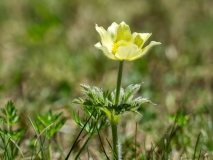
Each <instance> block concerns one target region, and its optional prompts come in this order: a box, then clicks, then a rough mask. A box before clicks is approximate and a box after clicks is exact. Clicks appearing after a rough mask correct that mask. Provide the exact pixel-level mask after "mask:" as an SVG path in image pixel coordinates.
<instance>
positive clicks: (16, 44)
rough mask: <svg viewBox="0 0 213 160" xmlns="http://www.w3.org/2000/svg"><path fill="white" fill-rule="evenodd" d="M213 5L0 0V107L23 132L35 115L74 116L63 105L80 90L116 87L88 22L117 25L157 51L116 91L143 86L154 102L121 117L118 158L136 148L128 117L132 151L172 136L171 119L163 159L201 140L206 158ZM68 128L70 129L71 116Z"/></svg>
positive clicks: (188, 0) (211, 149)
mask: <svg viewBox="0 0 213 160" xmlns="http://www.w3.org/2000/svg"><path fill="white" fill-rule="evenodd" d="M212 6H213V1H212V0H203V1H201V0H193V1H192V0H172V1H170V0H132V1H130V0H117V1H115V0H114V1H113V0H90V1H83V0H63V1H56V0H39V1H37V0H30V1H27V0H19V1H7V0H1V1H0V107H1V108H3V107H4V106H5V104H6V103H7V101H8V100H13V101H14V103H15V105H16V106H17V108H18V112H19V113H21V114H22V115H23V116H22V121H23V124H22V125H23V126H24V127H27V126H28V127H29V126H30V123H29V122H28V119H27V117H33V116H34V115H35V113H38V112H39V113H43V112H46V111H48V110H52V111H56V112H57V111H64V115H65V116H66V117H69V118H70V115H69V113H68V112H67V111H66V110H65V109H66V108H72V109H73V110H74V111H78V110H80V107H79V106H75V105H73V104H71V101H72V100H73V99H74V98H76V97H78V96H82V93H81V91H82V89H81V87H80V84H88V85H90V86H94V85H95V86H99V87H102V88H104V89H106V90H107V89H109V90H110V91H112V90H114V89H115V87H116V78H117V68H118V62H117V61H112V60H110V59H107V57H105V56H104V55H103V53H102V52H101V51H100V50H97V49H96V48H95V47H94V44H96V43H97V42H99V41H100V38H99V35H98V34H97V32H96V30H95V24H98V25H99V26H103V27H104V28H107V27H108V26H110V25H111V23H112V22H117V23H120V22H121V21H125V22H126V23H127V24H129V25H130V27H131V30H132V32H140V33H152V36H151V37H150V40H155V41H158V42H161V43H162V45H160V46H157V47H154V48H153V49H151V51H150V52H149V53H148V54H147V55H146V56H144V57H142V58H140V59H138V60H136V61H132V62H125V63H124V75H123V84H122V86H123V87H126V86H128V85H129V84H131V83H140V82H144V83H143V84H142V87H141V89H140V91H139V93H138V94H139V95H142V96H143V97H147V98H149V99H150V100H152V102H153V103H155V104H157V105H155V106H154V105H146V106H144V107H143V108H141V109H140V110H141V114H142V116H140V115H138V116H136V117H135V116H132V115H131V114H130V115H125V116H126V117H125V116H124V117H123V118H122V119H121V121H122V122H121V126H122V127H121V128H122V129H121V130H120V131H119V132H120V134H121V142H122V143H123V144H124V146H123V154H124V157H126V159H131V157H132V154H133V153H132V152H131V151H130V150H129V149H128V147H129V146H131V145H130V144H134V138H133V137H134V135H135V132H134V131H135V126H136V124H135V120H136V121H137V126H138V131H137V139H138V140H137V141H138V143H139V144H140V145H139V146H138V152H141V153H142V152H149V149H150V148H151V146H152V144H156V143H158V142H159V143H160V142H161V139H162V138H164V137H167V134H168V133H170V131H171V128H172V126H173V124H174V117H175V115H176V113H178V116H177V117H178V121H177V125H178V127H176V128H175V129H176V130H175V132H174V134H173V135H172V139H171V143H170V144H171V155H170V158H171V159H178V158H180V157H183V158H187V157H192V155H193V152H194V148H195V146H196V141H197V139H198V135H199V133H201V140H200V141H199V145H198V147H199V149H200V150H201V155H202V156H204V155H206V154H208V155H209V159H211V158H213V10H212ZM178 111H179V112H178ZM125 119H129V121H126V120H125ZM70 125H73V126H72V127H71V129H72V128H76V127H77V126H75V124H73V123H72V119H71V118H70V121H69V123H67V126H70ZM71 132H72V135H76V134H77V132H76V131H75V132H76V133H75V132H74V131H72V130H71ZM73 132H74V133H73ZM124 133H125V135H127V136H125V137H124V136H123V137H122V135H124ZM64 134H65V137H66V138H67V139H69V136H68V134H67V133H64ZM70 137H71V136H70ZM71 140H72V138H71ZM71 140H70V143H71ZM93 143H94V142H93ZM144 144H145V145H144ZM69 145H70V144H69V143H67V144H66V145H65V146H64V147H65V151H66V152H68V150H69ZM106 145H107V144H106ZM133 148H134V147H133ZM100 152H101V151H100Z"/></svg>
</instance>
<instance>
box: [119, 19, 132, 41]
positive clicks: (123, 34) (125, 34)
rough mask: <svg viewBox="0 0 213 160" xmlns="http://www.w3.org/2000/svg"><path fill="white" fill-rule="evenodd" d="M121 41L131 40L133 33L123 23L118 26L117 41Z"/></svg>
mask: <svg viewBox="0 0 213 160" xmlns="http://www.w3.org/2000/svg"><path fill="white" fill-rule="evenodd" d="M120 40H126V41H130V40H131V31H130V28H129V26H128V25H127V24H126V23H125V22H121V23H120V24H119V26H118V31H117V38H116V41H120Z"/></svg>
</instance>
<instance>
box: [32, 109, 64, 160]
mask: <svg viewBox="0 0 213 160" xmlns="http://www.w3.org/2000/svg"><path fill="white" fill-rule="evenodd" d="M65 122H66V118H64V117H63V114H62V113H58V114H53V113H52V111H48V112H47V113H45V114H38V115H37V119H36V121H35V124H33V122H32V121H31V123H32V126H33V127H34V130H35V132H36V135H37V137H36V140H34V144H33V146H36V144H37V143H39V144H40V147H39V148H38V151H36V152H38V153H40V154H41V155H40V154H36V155H37V156H38V157H43V158H45V159H50V160H51V159H53V156H52V152H53V148H52V144H51V143H52V140H54V142H55V143H56V145H57V147H58V149H59V151H61V156H64V155H63V152H62V149H61V148H60V146H59V145H58V144H59V142H58V140H57V137H56V134H57V132H58V131H59V130H60V129H61V127H62V126H63V125H64V123H65ZM42 135H44V137H43V138H42ZM45 148H48V150H46V149H45ZM46 151H48V152H47V153H46ZM33 155H34V154H33Z"/></svg>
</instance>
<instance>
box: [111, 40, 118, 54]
mask: <svg viewBox="0 0 213 160" xmlns="http://www.w3.org/2000/svg"><path fill="white" fill-rule="evenodd" d="M117 49H118V44H117V43H116V42H114V43H113V45H112V53H113V54H115V53H116V52H117Z"/></svg>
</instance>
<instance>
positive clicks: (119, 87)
mask: <svg viewBox="0 0 213 160" xmlns="http://www.w3.org/2000/svg"><path fill="white" fill-rule="evenodd" d="M123 62H124V61H120V63H119V69H118V77H117V88H116V97H115V105H118V103H119V97H120V90H121V80H122V71H123Z"/></svg>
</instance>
